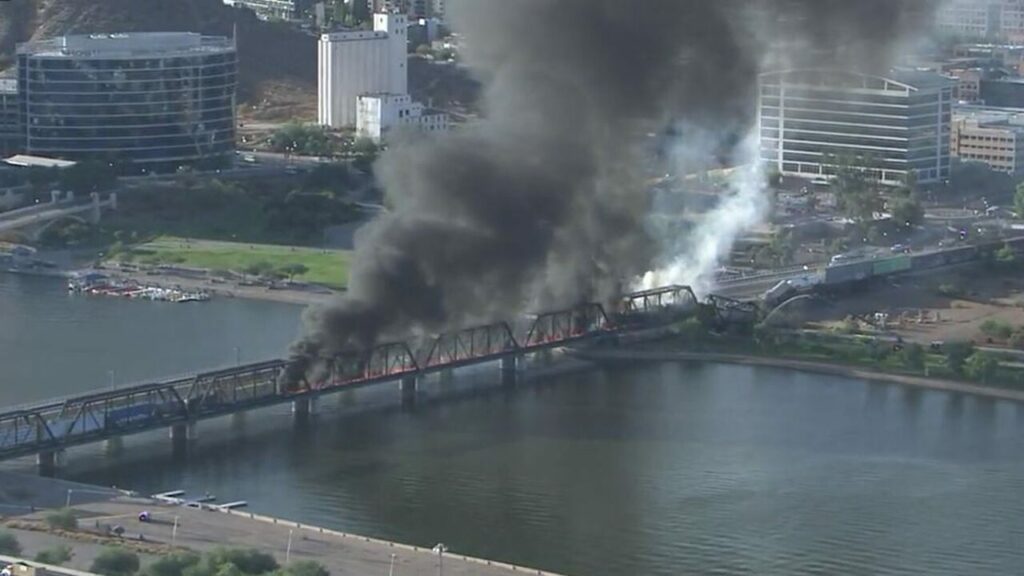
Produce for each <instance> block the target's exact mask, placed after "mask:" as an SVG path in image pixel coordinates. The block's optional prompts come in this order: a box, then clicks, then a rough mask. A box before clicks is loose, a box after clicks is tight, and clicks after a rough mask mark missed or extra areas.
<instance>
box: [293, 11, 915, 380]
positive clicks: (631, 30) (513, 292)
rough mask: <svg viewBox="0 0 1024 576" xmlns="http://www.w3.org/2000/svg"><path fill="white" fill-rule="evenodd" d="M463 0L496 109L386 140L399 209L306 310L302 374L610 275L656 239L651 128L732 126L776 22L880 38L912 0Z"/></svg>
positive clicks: (631, 273)
mask: <svg viewBox="0 0 1024 576" xmlns="http://www.w3.org/2000/svg"><path fill="white" fill-rule="evenodd" d="M452 3H453V4H455V5H454V6H453V7H452V9H451V11H450V12H451V13H452V14H453V17H454V21H455V28H456V29H457V30H459V31H460V32H462V33H464V34H465V36H464V38H465V41H464V45H463V54H464V56H465V57H466V59H467V62H468V64H469V65H470V66H472V67H473V68H474V70H476V71H477V72H478V74H479V75H480V77H481V78H482V79H483V80H484V81H485V86H486V90H485V118H483V119H481V120H480V121H478V122H475V123H473V124H472V125H470V126H467V127H464V128H462V129H460V130H458V131H456V132H454V133H451V134H448V135H445V136H443V137H441V138H438V139H434V140H429V141H418V142H409V143H404V144H399V145H396V146H393V147H392V149H391V150H390V151H388V152H387V153H386V154H385V155H384V156H383V158H382V159H381V161H380V162H379V164H378V166H377V168H378V170H377V172H378V174H379V176H380V178H381V182H382V184H383V186H384V189H385V190H386V197H387V203H388V204H389V205H390V206H391V210H390V211H389V212H388V213H387V214H386V215H384V216H383V217H381V218H380V219H379V220H378V221H376V222H375V223H373V224H372V225H370V226H369V227H368V229H366V230H365V232H364V233H363V234H362V235H361V236H360V237H359V238H358V239H357V249H356V254H355V261H354V265H353V267H352V270H351V280H350V286H349V292H348V294H346V295H345V296H344V298H343V299H342V300H341V301H340V302H338V303H337V304H336V305H334V306H331V307H326V308H319V309H315V310H312V311H311V312H310V313H309V314H308V318H307V323H308V332H307V334H306V336H305V337H304V338H303V339H302V340H301V341H299V342H298V343H297V344H296V345H295V348H294V353H295V356H296V357H297V358H299V359H305V360H306V362H303V363H299V364H296V369H295V373H296V374H298V373H301V372H302V371H303V370H305V369H308V368H309V367H310V362H311V361H314V360H315V359H316V358H323V357H329V356H331V355H334V354H336V353H338V352H339V351H342V350H347V349H350V348H356V349H359V348H365V347H368V346H370V345H372V344H374V343H376V342H380V341H382V340H385V339H393V338H405V337H408V336H410V335H414V334H419V333H431V332H436V331H440V330H444V329H446V328H450V327H452V326H458V325H465V324H466V323H470V322H479V321H485V320H488V319H491V318H496V317H508V316H510V315H512V314H514V313H516V312H518V311H521V310H523V309H524V308H526V307H530V306H535V305H565V304H569V303H574V302H577V301H580V300H584V299H595V298H602V297H604V296H608V295H610V294H613V293H615V292H616V291H617V290H619V288H620V283H621V282H623V281H625V280H626V279H630V278H634V277H636V276H637V275H638V274H641V273H642V272H644V271H646V270H647V269H648V267H649V265H650V262H651V260H652V258H653V257H654V255H655V245H654V242H653V241H652V239H651V238H649V237H648V236H647V235H646V234H645V232H644V227H643V225H642V222H643V218H644V215H645V213H646V211H647V208H648V206H647V200H646V198H647V196H646V194H645V192H644V186H643V182H644V179H645V177H647V176H649V175H650V174H651V172H652V167H651V166H650V162H649V160H648V159H647V156H648V155H647V154H645V152H646V151H647V150H648V148H649V142H650V137H649V134H651V133H657V132H659V131H661V130H663V129H664V128H665V127H666V126H668V125H670V124H672V123H674V122H677V121H679V120H683V121H685V122H687V123H689V124H691V125H699V126H700V127H701V129H702V131H712V132H713V131H715V130H716V129H717V130H722V128H721V127H729V129H735V128H736V123H737V118H740V119H746V118H749V115H750V110H751V108H752V102H753V99H752V98H753V92H754V89H755V87H756V80H757V73H758V71H759V69H760V66H761V63H762V61H763V59H764V57H765V54H766V53H768V52H769V50H770V48H771V46H770V45H769V43H770V42H771V41H772V40H773V39H774V37H776V36H779V35H780V34H783V33H784V34H786V35H788V36H787V37H788V38H793V37H797V38H799V39H800V40H801V41H802V42H803V44H802V46H801V50H803V49H806V48H807V47H813V48H815V53H824V52H827V49H828V48H830V47H833V42H834V41H841V42H842V43H843V44H844V46H845V48H846V49H845V50H844V51H843V53H844V54H849V53H852V52H850V51H849V49H850V46H851V44H857V51H858V52H859V53H861V54H864V55H874V54H883V53H884V52H885V50H886V49H887V47H888V46H890V45H891V42H892V41H893V40H895V39H896V37H897V35H896V34H895V33H893V35H892V37H891V38H890V37H888V33H887V32H885V30H886V28H885V27H887V26H890V25H892V24H893V23H898V22H903V21H905V13H904V7H906V6H909V5H910V4H912V3H913V2H912V1H908V2H901V1H900V0H857V1H846V0H835V1H829V0H800V1H792V0H778V1H775V2H754V1H747V2H741V1H729V0H642V1H641V0H628V1H627V0H516V1H509V0H463V1H462V2H452ZM880 23H881V24H880ZM893 32H895V31H893ZM793 35H795V36H793ZM858 38H865V39H867V40H866V41H865V42H863V43H857V40H858ZM820 48H825V49H826V50H819V49H820ZM781 49H782V50H785V49H786V48H781ZM833 52H835V51H833ZM816 64H824V62H816ZM744 121H745V120H744Z"/></svg>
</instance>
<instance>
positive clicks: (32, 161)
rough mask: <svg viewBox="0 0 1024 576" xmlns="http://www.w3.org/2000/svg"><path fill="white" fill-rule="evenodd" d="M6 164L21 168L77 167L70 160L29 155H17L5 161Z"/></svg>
mask: <svg viewBox="0 0 1024 576" xmlns="http://www.w3.org/2000/svg"><path fill="white" fill-rule="evenodd" d="M4 163H6V164H10V165H11V166H19V167H21V168H69V167H71V166H74V165H75V163H74V162H71V161H70V160H60V159H59V158H47V157H45V156H29V155H28V154H15V155H14V156H11V157H10V158H7V159H5V160H4Z"/></svg>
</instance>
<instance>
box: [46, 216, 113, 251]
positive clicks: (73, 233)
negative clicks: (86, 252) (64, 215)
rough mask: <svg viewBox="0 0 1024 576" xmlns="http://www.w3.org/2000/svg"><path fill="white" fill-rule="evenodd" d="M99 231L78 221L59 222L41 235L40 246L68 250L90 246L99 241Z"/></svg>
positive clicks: (65, 220)
mask: <svg viewBox="0 0 1024 576" xmlns="http://www.w3.org/2000/svg"><path fill="white" fill-rule="evenodd" d="M98 232H99V230H98V229H97V228H96V227H95V226H92V225H91V224H85V223H82V222H79V221H78V220H71V219H64V220H58V221H56V222H54V223H52V224H50V226H49V227H47V228H45V229H44V230H43V232H42V234H40V235H39V244H40V245H41V246H44V247H46V248H68V247H73V246H82V245H85V244H89V243H90V242H92V241H94V240H96V239H97V236H98Z"/></svg>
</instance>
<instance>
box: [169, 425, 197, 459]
mask: <svg viewBox="0 0 1024 576" xmlns="http://www.w3.org/2000/svg"><path fill="white" fill-rule="evenodd" d="M197 438H199V428H198V427H197V426H196V423H195V422H194V421H191V422H181V423H179V424H175V425H173V426H171V446H172V447H173V449H174V452H175V453H176V454H180V453H183V452H185V451H186V450H187V449H188V444H189V442H192V441H194V440H195V439H197Z"/></svg>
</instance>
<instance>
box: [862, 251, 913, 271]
mask: <svg viewBox="0 0 1024 576" xmlns="http://www.w3.org/2000/svg"><path fill="white" fill-rule="evenodd" d="M911 266H913V261H912V260H911V259H910V255H909V254H902V255H900V256H895V257H893V258H884V259H882V260H875V261H874V262H873V263H872V267H871V274H872V275H873V276H888V275H889V274H898V273H900V272H906V271H908V270H910V268H911Z"/></svg>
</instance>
